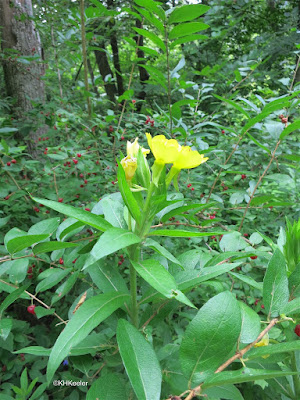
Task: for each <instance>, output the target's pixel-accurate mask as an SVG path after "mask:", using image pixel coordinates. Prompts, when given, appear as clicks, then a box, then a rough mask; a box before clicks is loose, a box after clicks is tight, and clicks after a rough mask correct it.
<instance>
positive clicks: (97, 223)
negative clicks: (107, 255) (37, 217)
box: [32, 197, 111, 232]
mask: <svg viewBox="0 0 300 400" xmlns="http://www.w3.org/2000/svg"><path fill="white" fill-rule="evenodd" d="M32 199H33V200H34V201H36V202H37V203H41V204H43V205H44V206H46V207H49V208H52V210H55V211H58V212H60V213H62V214H65V215H68V217H73V218H76V219H77V220H78V221H81V222H84V223H85V224H87V225H90V226H93V227H94V228H96V229H98V230H99V231H102V232H104V231H106V230H107V229H109V228H111V224H110V223H109V222H107V221H105V219H104V218H102V217H100V215H95V214H92V213H91V212H89V211H85V210H80V209H78V208H75V207H73V206H69V205H68V204H63V203H58V202H56V201H52V200H45V199H39V198H37V197H32Z"/></svg>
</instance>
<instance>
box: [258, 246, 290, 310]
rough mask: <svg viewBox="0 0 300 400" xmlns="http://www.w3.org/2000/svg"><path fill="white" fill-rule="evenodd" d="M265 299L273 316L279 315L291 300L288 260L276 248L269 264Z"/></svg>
mask: <svg viewBox="0 0 300 400" xmlns="http://www.w3.org/2000/svg"><path fill="white" fill-rule="evenodd" d="M263 301H264V306H265V308H266V311H267V313H268V314H269V316H271V317H277V316H278V315H279V313H280V310H281V309H282V307H284V306H285V305H286V304H287V303H288V301H289V289H288V278H287V272H286V262H285V258H284V256H283V254H282V253H281V251H280V250H279V249H277V250H275V252H274V254H273V256H272V258H271V260H270V261H269V264H268V268H267V272H266V274H265V277H264V283H263Z"/></svg>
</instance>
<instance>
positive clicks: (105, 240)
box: [83, 228, 141, 269]
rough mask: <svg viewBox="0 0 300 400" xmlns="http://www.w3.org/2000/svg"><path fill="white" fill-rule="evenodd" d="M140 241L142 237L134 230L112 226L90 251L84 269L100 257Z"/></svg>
mask: <svg viewBox="0 0 300 400" xmlns="http://www.w3.org/2000/svg"><path fill="white" fill-rule="evenodd" d="M140 241H141V238H139V237H138V236H137V235H135V234H134V233H132V232H129V231H127V230H125V229H121V228H111V229H109V230H108V231H106V232H104V233H103V235H101V237H100V239H99V240H98V242H97V243H96V244H95V246H94V247H93V249H92V251H91V252H90V255H89V257H88V259H87V260H86V262H85V264H84V268H83V269H85V268H87V267H89V266H90V265H92V264H94V263H95V262H96V261H98V260H100V258H103V257H105V256H107V255H109V254H112V253H114V252H116V251H118V250H120V249H123V248H125V247H128V246H130V245H132V244H135V243H139V242H140Z"/></svg>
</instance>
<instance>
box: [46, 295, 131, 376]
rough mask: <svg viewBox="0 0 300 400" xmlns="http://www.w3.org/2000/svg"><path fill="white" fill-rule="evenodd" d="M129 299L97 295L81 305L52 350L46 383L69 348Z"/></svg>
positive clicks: (127, 297) (124, 296)
mask: <svg viewBox="0 0 300 400" xmlns="http://www.w3.org/2000/svg"><path fill="white" fill-rule="evenodd" d="M129 298H130V296H129V295H126V294H123V293H118V292H113V293H106V294H99V295H97V296H94V297H92V298H90V299H88V300H86V301H85V302H84V303H83V304H82V305H81V307H80V308H79V309H78V310H77V311H76V312H75V314H74V317H73V318H72V319H71V320H70V321H69V322H68V324H67V326H66V327H65V328H64V330H63V331H62V332H61V334H60V335H59V337H58V338H57V340H56V342H55V344H54V346H53V348H52V351H51V354H50V358H49V362H48V366H47V380H48V382H50V381H51V380H52V377H53V375H54V373H55V371H56V370H57V368H58V367H59V365H60V364H61V362H62V360H63V359H64V358H65V357H67V356H68V354H69V351H70V350H71V348H72V347H75V346H76V344H78V343H79V342H81V341H82V340H83V339H84V338H85V337H86V336H87V335H88V334H89V333H90V332H91V331H92V330H93V329H94V328H96V327H97V326H98V325H99V324H100V323H101V322H102V321H104V320H105V319H106V318H107V317H109V316H110V315H111V314H112V313H113V312H114V311H116V310H117V309H118V308H119V307H120V306H121V305H122V304H123V303H124V301H126V300H128V299H129Z"/></svg>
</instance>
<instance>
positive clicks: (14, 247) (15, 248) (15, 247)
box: [6, 234, 49, 254]
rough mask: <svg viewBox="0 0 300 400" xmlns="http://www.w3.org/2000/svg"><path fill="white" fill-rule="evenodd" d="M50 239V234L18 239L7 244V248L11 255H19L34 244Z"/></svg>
mask: <svg viewBox="0 0 300 400" xmlns="http://www.w3.org/2000/svg"><path fill="white" fill-rule="evenodd" d="M48 237H49V235H48V234H46V235H27V236H20V237H16V238H14V239H12V240H10V241H9V242H8V243H7V245H6V248H7V250H8V252H9V253H10V254H14V253H18V252H19V251H21V250H24V249H26V248H27V247H29V246H32V245H33V244H34V243H37V242H41V241H42V240H45V239H47V238H48Z"/></svg>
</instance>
